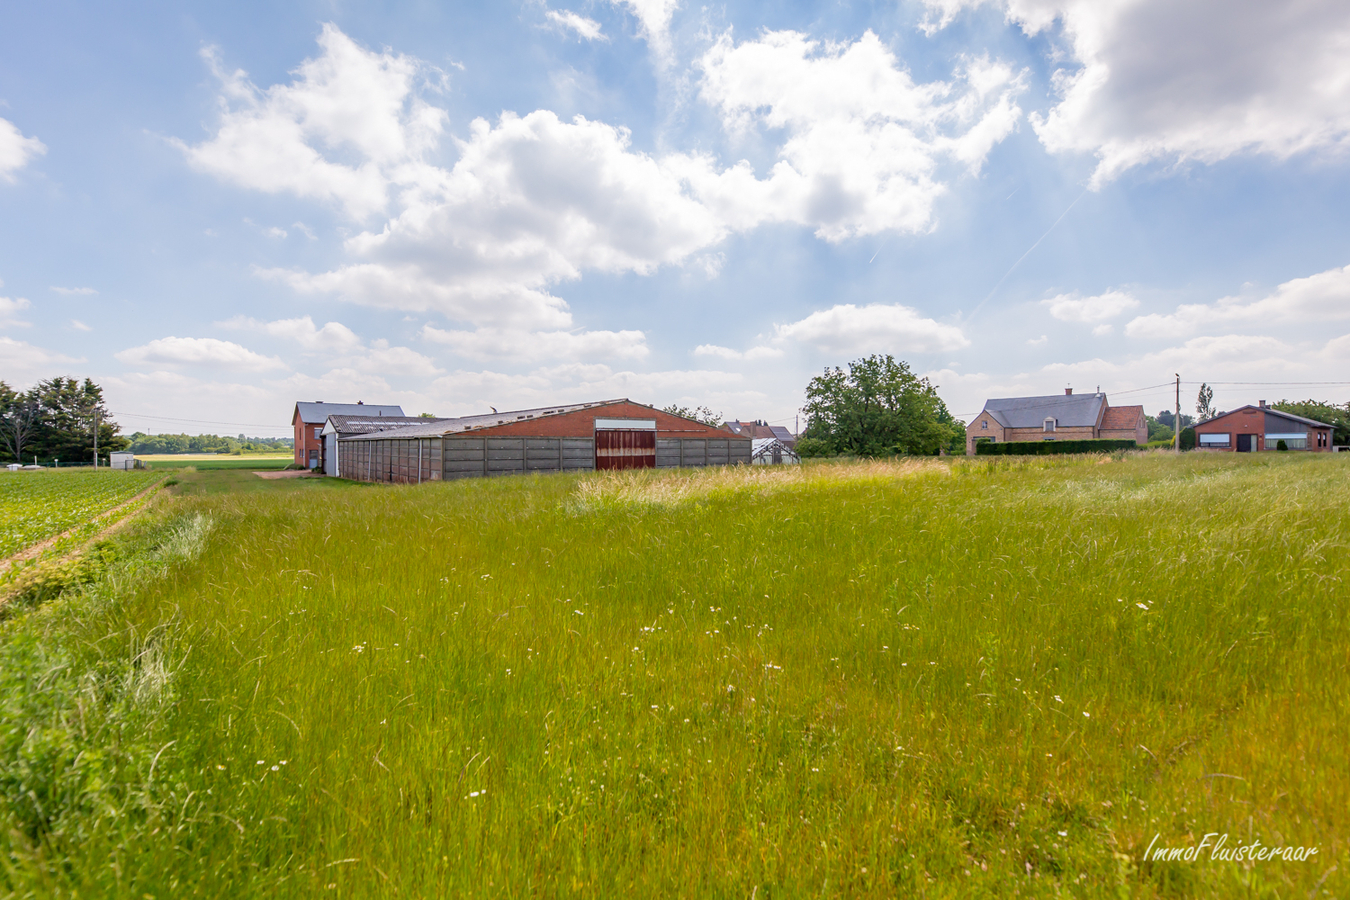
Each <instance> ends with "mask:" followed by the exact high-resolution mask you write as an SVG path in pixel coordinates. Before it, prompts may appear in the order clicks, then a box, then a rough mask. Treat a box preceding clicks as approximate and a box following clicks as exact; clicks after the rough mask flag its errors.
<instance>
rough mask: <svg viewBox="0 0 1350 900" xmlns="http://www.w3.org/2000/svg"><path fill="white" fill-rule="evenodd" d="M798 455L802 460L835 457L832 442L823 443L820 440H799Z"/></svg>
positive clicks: (805, 438)
mask: <svg viewBox="0 0 1350 900" xmlns="http://www.w3.org/2000/svg"><path fill="white" fill-rule="evenodd" d="M797 455H798V456H800V457H801V458H802V459H806V458H807V457H812V456H833V455H834V454H833V453H831V452H830V442H829V441H823V440H821V439H820V438H808V437H804V438H799V439H798V441H797Z"/></svg>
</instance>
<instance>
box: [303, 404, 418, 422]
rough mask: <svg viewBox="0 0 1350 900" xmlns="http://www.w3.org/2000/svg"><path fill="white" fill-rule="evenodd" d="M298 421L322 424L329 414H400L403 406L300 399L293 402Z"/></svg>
mask: <svg viewBox="0 0 1350 900" xmlns="http://www.w3.org/2000/svg"><path fill="white" fill-rule="evenodd" d="M295 408H296V409H297V410H299V411H300V421H301V422H304V423H305V424H306V425H322V424H323V423H324V422H326V421H327V420H328V417H329V416H401V415H403V407H401V406H382V405H379V404H376V403H370V404H362V403H324V402H323V401H321V400H320V401H308V400H300V401H298V402H297V403H296V404H295Z"/></svg>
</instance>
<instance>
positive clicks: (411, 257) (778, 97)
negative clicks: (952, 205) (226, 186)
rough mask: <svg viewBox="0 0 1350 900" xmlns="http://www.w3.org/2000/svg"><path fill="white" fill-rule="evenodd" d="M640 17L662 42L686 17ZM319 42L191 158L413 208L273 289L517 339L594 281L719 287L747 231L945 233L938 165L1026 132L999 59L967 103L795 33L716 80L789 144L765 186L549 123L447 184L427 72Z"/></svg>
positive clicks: (242, 96) (228, 90)
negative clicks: (723, 253)
mask: <svg viewBox="0 0 1350 900" xmlns="http://www.w3.org/2000/svg"><path fill="white" fill-rule="evenodd" d="M639 7H640V10H641V15H642V16H645V17H646V18H644V19H643V21H644V22H647V23H648V24H649V25H650V27H652V28H654V27H656V24H659V23H660V22H666V23H667V24H668V22H669V13H670V12H671V11H672V10H673V9H674V6H673V5H672V4H668V3H667V4H661V3H657V4H655V5H651V4H645V3H641V4H637V5H636V6H635V7H634V8H635V9H638V8H639ZM652 23H655V24H652ZM644 27H648V26H644ZM320 44H321V49H322V53H321V55H320V56H319V57H318V58H317V59H312V60H309V61H307V62H305V63H304V64H303V65H302V66H301V67H300V68H299V69H298V70H297V71H296V74H295V79H294V80H293V81H292V82H291V83H290V84H286V85H277V86H273V87H271V88H268V89H266V90H260V89H258V88H255V87H254V86H253V85H251V84H249V83H248V82H247V80H246V79H245V77H244V76H243V75H242V74H241V73H235V74H234V75H229V76H224V75H222V82H223V83H224V86H225V89H224V94H223V97H222V104H223V106H224V112H223V113H222V120H221V125H220V127H219V129H218V132H217V133H216V135H215V136H214V137H213V138H211V139H210V140H208V141H206V142H205V143H202V144H200V145H197V146H195V147H190V148H188V147H185V148H184V149H185V151H186V152H187V153H188V155H189V158H190V159H191V160H192V161H193V163H194V164H195V165H197V166H199V167H201V168H204V169H206V170H208V171H212V172H216V173H217V174H220V175H222V176H223V177H227V178H229V179H231V180H233V181H235V182H237V183H239V184H242V185H245V186H248V187H252V188H255V189H259V190H264V191H282V190H285V191H290V192H293V193H297V194H300V195H302V196H309V197H315V198H320V199H333V200H337V201H340V202H342V203H344V204H345V205H346V207H347V208H348V209H349V211H350V212H351V213H352V214H353V215H364V214H368V213H372V212H375V211H379V210H382V209H385V208H386V207H387V206H388V205H390V204H396V205H397V211H396V212H394V213H393V214H392V216H391V218H389V219H388V221H387V222H385V223H384V224H383V225H382V227H380V228H378V229H371V230H368V231H365V232H362V233H359V234H356V235H354V236H353V237H351V238H349V239H348V240H347V241H346V244H345V248H346V251H347V253H348V256H349V260H348V261H347V262H346V263H345V264H343V265H340V266H338V267H336V268H334V269H332V270H330V271H327V272H318V273H312V272H306V271H298V270H283V269H265V270H259V274H261V275H263V276H264V277H269V278H273V279H275V280H279V281H281V282H283V283H285V284H288V285H289V286H290V287H291V288H292V289H294V290H296V291H298V292H301V293H310V294H336V295H337V296H339V297H341V298H343V299H346V300H349V301H352V302H357V303H363V304H367V305H371V306H377V307H385V308H393V309H400V310H405V311H415V312H425V311H436V312H440V313H442V314H444V315H445V316H447V317H448V318H450V319H451V320H454V321H456V322H462V323H468V324H471V325H473V326H475V327H477V328H487V329H500V330H504V331H515V332H522V331H523V332H553V331H560V332H561V331H571V330H572V329H573V328H574V324H573V322H572V316H571V313H570V311H569V310H568V307H567V304H566V303H565V302H564V301H563V300H561V299H560V298H558V297H556V296H554V295H553V294H552V293H551V291H552V289H553V287H554V286H555V285H557V284H560V283H562V282H566V281H570V280H574V279H577V278H579V277H581V276H582V274H583V273H584V272H586V271H600V272H607V273H616V274H618V273H629V272H631V273H636V274H642V275H645V274H650V273H652V272H654V271H655V270H656V269H657V268H659V267H661V266H663V265H684V264H689V265H694V266H697V267H700V268H702V269H703V270H705V271H706V272H707V274H708V275H709V277H715V275H716V272H717V269H718V267H719V265H720V262H721V257H720V255H718V254H716V253H710V252H708V251H709V250H710V248H712V247H713V246H714V245H715V244H717V243H719V242H720V241H721V240H722V239H723V238H725V237H726V236H727V235H728V234H729V233H730V232H731V231H733V230H736V229H749V228H753V227H755V226H757V225H759V224H761V223H764V222H779V221H782V222H800V223H803V224H806V225H808V226H811V227H814V228H816V229H817V232H818V233H819V234H820V235H821V236H823V237H825V238H827V239H830V240H841V239H843V238H845V237H847V236H850V235H854V234H869V233H873V232H876V231H879V230H884V229H899V230H909V231H918V230H923V229H926V228H929V227H931V224H932V222H931V201H932V198H933V197H934V196H936V195H937V194H938V193H940V191H941V190H942V186H941V184H940V183H939V182H938V181H936V180H935V175H934V166H935V165H936V160H937V159H938V157H943V158H951V159H954V160H957V161H958V162H962V163H965V164H968V165H971V166H973V167H978V165H979V163H980V162H981V160H982V159H983V156H984V154H985V153H986V152H987V150H988V147H989V146H991V142H993V141H997V140H999V139H1001V138H1002V136H1003V135H1005V134H1006V133H1007V132H1008V130H1009V129H1010V128H1012V127H1013V125H1014V124H1015V121H1016V117H1017V115H1018V110H1017V108H1016V106H1015V105H1014V104H1013V103H1012V98H1013V96H1014V95H1015V94H1016V93H1017V91H1019V90H1021V81H1020V77H1015V76H1014V75H1013V74H1012V73H1011V71H1010V70H1008V69H1007V68H1006V67H1005V66H1001V65H998V64H993V63H989V62H987V61H983V60H977V61H967V62H966V63H964V64H963V68H962V70H961V72H960V73H958V81H959V85H958V84H947V83H934V84H929V85H915V84H914V83H913V81H912V79H910V77H909V76H908V75H907V74H906V73H905V72H903V71H902V70H901V69H900V68H899V64H898V62H897V61H896V59H895V57H894V55H893V54H891V53H890V51H889V50H887V49H886V48H885V47H884V46H882V45H881V43H880V41H879V40H878V39H877V38H876V36H875V35H873V34H871V33H870V32H869V33H868V34H867V35H866V36H864V37H863V39H862V40H860V41H858V42H856V43H854V44H847V45H839V46H837V47H836V46H834V45H831V46H829V47H826V48H823V49H822V48H821V47H820V46H819V45H818V44H816V43H815V42H811V41H808V40H806V39H805V38H803V37H802V36H800V35H795V34H770V35H766V36H764V38H763V39H762V40H760V41H755V42H749V43H744V44H741V45H739V46H738V45H735V44H734V43H733V42H732V41H731V39H730V37H729V36H723V38H722V39H720V40H719V42H718V43H717V45H716V47H714V49H713V50H712V51H710V52H709V54H707V55H706V56H705V57H704V59H703V61H702V63H701V67H702V71H703V73H704V78H705V83H706V84H705V92H706V93H707V95H708V96H709V97H710V98H711V99H712V100H713V102H715V103H716V104H717V105H718V107H719V109H721V110H722V112H723V114H724V116H725V117H726V118H727V119H728V121H735V122H745V123H752V124H754V123H762V124H765V125H766V126H767V127H769V128H780V127H781V128H784V129H785V130H786V131H787V133H788V135H789V138H788V143H787V144H786V145H785V147H784V151H783V154H782V156H783V159H782V160H781V161H780V162H779V163H778V164H777V165H776V166H775V167H774V169H773V171H772V172H771V173H770V175H769V177H768V178H767V179H765V180H762V181H761V180H757V179H756V177H755V175H754V172H753V171H752V169H751V168H750V166H749V164H747V163H741V164H738V165H737V166H734V167H732V168H731V169H726V170H719V169H718V167H717V165H716V164H715V162H714V160H713V159H712V158H711V157H708V156H700V155H689V154H682V153H669V154H666V155H664V156H653V155H649V154H647V153H642V152H636V151H634V150H633V149H632V148H631V146H630V135H629V132H628V131H627V130H626V129H624V128H620V127H615V126H612V125H608V124H605V123H603V122H594V121H590V120H587V119H585V118H582V117H577V118H575V119H573V120H572V121H570V122H567V121H562V120H560V119H559V118H558V117H557V116H556V115H555V114H554V113H552V112H549V111H547V110H539V111H536V112H533V113H530V114H528V115H525V116H519V115H516V114H514V113H510V112H508V113H503V114H502V116H501V117H500V119H499V120H498V121H497V122H496V123H495V124H491V123H489V122H488V121H486V120H484V119H477V120H475V121H474V122H473V123H472V124H471V126H470V129H469V134H468V136H467V137H466V138H464V139H461V140H457V141H456V143H457V144H458V149H459V159H458V161H457V162H456V163H455V165H454V166H453V168H451V169H450V170H444V169H441V168H437V167H434V166H431V165H429V164H426V163H424V162H422V161H421V154H422V153H424V152H426V151H428V150H429V149H430V148H432V147H434V146H435V144H436V142H437V140H438V138H439V136H440V129H441V125H442V123H443V122H444V120H445V114H444V113H443V112H441V111H440V110H435V109H433V108H431V107H429V106H427V105H425V104H424V103H422V101H420V100H419V99H417V96H416V88H417V85H416V78H415V76H416V73H417V72H418V71H419V67H420V66H421V64H420V63H417V62H416V61H415V60H411V59H409V58H406V57H402V56H396V55H393V54H392V53H390V52H385V53H381V54H377V53H374V52H371V51H367V50H364V49H362V48H361V47H359V46H358V45H356V44H355V43H354V42H352V41H351V40H350V39H348V38H347V37H346V36H345V35H343V34H342V33H341V32H340V31H338V30H337V29H336V28H334V27H332V26H326V27H325V29H324V31H323V35H322V36H321V38H320ZM367 83H369V84H367ZM354 84H359V85H366V86H365V88H364V89H363V90H361V91H358V92H357V94H358V96H357V97H356V99H355V100H354V101H352V102H351V103H350V104H349V106H350V109H349V110H347V112H349V113H350V115H346V114H344V115H338V114H337V113H336V112H335V111H334V110H333V109H332V108H331V107H333V106H334V105H335V104H336V105H342V104H343V103H344V102H345V93H344V92H345V91H347V90H348V89H352V90H354V88H351V85H354ZM841 97H842V98H844V99H843V100H841V99H840V98H841ZM344 109H346V107H344ZM841 109H842V110H843V111H842V112H841ZM393 188H398V189H399V190H397V191H392V192H391V190H392V189H393Z"/></svg>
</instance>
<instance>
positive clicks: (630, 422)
mask: <svg viewBox="0 0 1350 900" xmlns="http://www.w3.org/2000/svg"><path fill="white" fill-rule="evenodd" d="M750 449H751V448H750V438H749V437H741V436H739V435H735V434H731V433H730V432H728V431H725V430H723V429H721V428H716V427H713V426H711V425H705V424H703V423H702V422H696V421H694V420H693V419H686V418H683V417H682V416H676V415H672V414H671V413H668V412H665V411H663V410H659V409H656V408H654V407H651V406H645V405H643V404H641V403H634V402H633V401H631V400H628V399H620V400H601V401H597V402H594V403H576V404H570V405H564V406H549V407H539V408H536V409H521V410H513V411H510V412H500V413H498V412H494V413H491V414H489V415H484V416H466V417H462V418H458V419H439V420H435V421H432V422H428V423H426V424H425V425H411V426H407V427H403V428H394V429H389V430H385V431H380V432H374V433H370V434H360V435H352V436H350V437H339V438H338V440H337V458H336V467H335V471H336V474H337V475H338V476H339V477H342V478H351V479H354V480H356V481H380V482H391V483H396V484H419V483H421V482H423V481H441V480H449V479H454V478H481V477H484V476H492V475H511V474H520V473H525V472H584V471H593V470H596V469H652V468H674V467H678V466H724V465H736V464H744V465H749V463H750Z"/></svg>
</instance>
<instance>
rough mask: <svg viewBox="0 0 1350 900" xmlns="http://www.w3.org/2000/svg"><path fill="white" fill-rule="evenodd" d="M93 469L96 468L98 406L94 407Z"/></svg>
mask: <svg viewBox="0 0 1350 900" xmlns="http://www.w3.org/2000/svg"><path fill="white" fill-rule="evenodd" d="M94 468H95V469H97V468H98V405H97V404H95V405H94Z"/></svg>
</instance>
